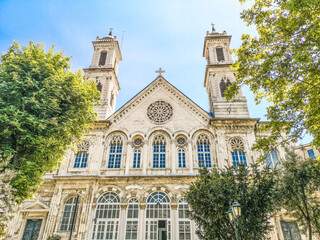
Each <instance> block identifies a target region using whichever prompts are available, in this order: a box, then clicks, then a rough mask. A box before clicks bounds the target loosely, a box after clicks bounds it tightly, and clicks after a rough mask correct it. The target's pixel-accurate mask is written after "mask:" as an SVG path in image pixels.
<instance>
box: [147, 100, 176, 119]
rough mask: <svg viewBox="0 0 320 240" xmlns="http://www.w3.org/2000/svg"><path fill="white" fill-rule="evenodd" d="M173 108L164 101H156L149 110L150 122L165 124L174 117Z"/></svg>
mask: <svg viewBox="0 0 320 240" xmlns="http://www.w3.org/2000/svg"><path fill="white" fill-rule="evenodd" d="M172 113H173V111H172V106H171V105H170V104H169V103H167V102H164V101H156V102H154V103H152V104H150V106H149V107H148V109H147V115H148V117H149V119H150V120H152V121H154V122H156V123H163V122H165V121H168V120H169V119H170V118H171V117H172Z"/></svg>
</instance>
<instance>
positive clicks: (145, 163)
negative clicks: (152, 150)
mask: <svg viewBox="0 0 320 240" xmlns="http://www.w3.org/2000/svg"><path fill="white" fill-rule="evenodd" d="M143 143H144V144H143V154H142V156H141V164H142V174H143V175H146V174H147V166H148V164H149V162H148V141H147V140H145V141H144V142H143Z"/></svg>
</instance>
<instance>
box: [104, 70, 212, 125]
mask: <svg viewBox="0 0 320 240" xmlns="http://www.w3.org/2000/svg"><path fill="white" fill-rule="evenodd" d="M160 91H161V92H162V93H163V94H165V95H166V96H167V97H169V98H170V99H168V100H170V101H175V102H178V103H179V105H180V106H181V107H183V108H184V109H185V110H186V111H188V113H189V114H192V115H194V116H196V117H197V118H198V119H199V120H200V121H203V122H206V123H209V121H210V119H212V116H211V115H210V114H209V113H208V112H206V111H205V110H203V109H202V108H201V107H200V106H198V105H197V104H196V103H195V102H193V101H192V100H191V99H190V98H188V97H187V96H186V95H184V94H183V93H182V92H181V91H180V90H178V89H177V88H176V87H174V86H173V85H172V84H170V83H169V82H168V81H167V80H166V79H164V78H163V77H162V76H159V77H157V78H156V79H155V80H154V81H153V82H151V83H150V84H149V85H148V86H146V87H145V88H144V89H143V90H141V91H140V92H139V93H138V94H137V95H135V96H134V97H133V98H132V99H130V100H129V101H128V102H127V103H126V104H124V105H123V106H122V107H121V108H120V109H118V110H117V111H116V112H115V113H114V114H112V115H111V116H110V117H109V118H108V120H109V121H110V122H111V124H112V123H117V122H118V121H120V120H121V119H122V118H124V117H125V116H127V115H128V114H130V113H131V112H132V111H134V110H135V109H136V108H138V107H139V105H140V104H141V103H142V102H145V101H148V99H149V98H150V99H151V97H152V96H154V95H155V94H157V93H159V92H160ZM165 100H166V99H165Z"/></svg>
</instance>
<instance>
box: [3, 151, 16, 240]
mask: <svg viewBox="0 0 320 240" xmlns="http://www.w3.org/2000/svg"><path fill="white" fill-rule="evenodd" d="M10 159H11V156H9V157H8V158H7V159H2V158H1V157H0V239H3V237H4V235H5V232H6V228H7V226H8V223H9V222H10V221H11V219H12V218H13V213H14V212H15V210H16V209H17V206H18V205H17V201H16V200H17V197H16V196H15V195H14V194H13V193H14V192H15V189H14V188H13V187H12V185H11V181H12V179H13V178H14V177H15V176H16V172H15V171H14V170H11V169H9V168H7V165H8V163H9V161H10Z"/></svg>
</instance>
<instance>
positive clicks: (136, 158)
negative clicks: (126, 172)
mask: <svg viewBox="0 0 320 240" xmlns="http://www.w3.org/2000/svg"><path fill="white" fill-rule="evenodd" d="M140 162H141V150H140V149H135V150H133V168H140Z"/></svg>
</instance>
